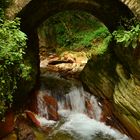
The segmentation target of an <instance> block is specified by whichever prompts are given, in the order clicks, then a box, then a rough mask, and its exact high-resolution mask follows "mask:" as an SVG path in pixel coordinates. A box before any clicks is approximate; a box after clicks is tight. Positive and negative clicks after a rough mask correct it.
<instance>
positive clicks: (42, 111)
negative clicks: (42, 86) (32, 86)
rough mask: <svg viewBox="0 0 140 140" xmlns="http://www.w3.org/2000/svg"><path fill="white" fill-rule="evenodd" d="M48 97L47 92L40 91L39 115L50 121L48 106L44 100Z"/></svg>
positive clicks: (38, 98) (38, 99) (38, 101)
mask: <svg viewBox="0 0 140 140" xmlns="http://www.w3.org/2000/svg"><path fill="white" fill-rule="evenodd" d="M45 95H46V92H44V91H40V92H39V94H38V95H37V108H38V115H39V116H40V117H44V118H46V119H48V118H49V117H48V110H47V106H46V103H45V100H44V96H45Z"/></svg>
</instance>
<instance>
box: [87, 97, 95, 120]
mask: <svg viewBox="0 0 140 140" xmlns="http://www.w3.org/2000/svg"><path fill="white" fill-rule="evenodd" d="M85 106H86V109H87V115H88V116H89V117H90V118H95V114H94V112H95V111H94V108H93V106H92V104H91V102H90V100H88V99H86V100H85Z"/></svg>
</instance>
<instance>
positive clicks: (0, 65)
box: [0, 16, 31, 117]
mask: <svg viewBox="0 0 140 140" xmlns="http://www.w3.org/2000/svg"><path fill="white" fill-rule="evenodd" d="M2 17H3V16H2ZM19 25H20V22H19V19H18V18H16V19H15V20H12V21H10V20H6V19H4V18H1V20H0V117H3V115H4V113H5V111H6V109H7V108H8V107H10V106H11V104H12V101H13V94H14V93H15V91H16V89H17V81H18V80H19V79H20V78H24V79H28V78H29V77H28V75H29V73H30V70H31V68H30V67H29V66H26V65H25V64H24V59H23V55H24V54H25V48H26V39H27V37H26V35H25V34H24V33H23V32H21V31H20V28H19Z"/></svg>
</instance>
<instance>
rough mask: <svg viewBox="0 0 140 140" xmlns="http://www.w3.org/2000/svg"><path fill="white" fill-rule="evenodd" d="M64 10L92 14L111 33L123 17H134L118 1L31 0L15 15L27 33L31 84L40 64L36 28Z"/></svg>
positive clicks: (27, 56)
mask: <svg viewBox="0 0 140 140" xmlns="http://www.w3.org/2000/svg"><path fill="white" fill-rule="evenodd" d="M65 10H82V11H86V12H88V13H91V14H92V15H94V16H95V17H96V18H98V19H99V20H100V21H101V22H103V23H104V24H105V25H106V27H107V28H108V29H109V30H110V31H111V32H112V31H113V30H115V29H116V28H117V26H118V25H119V22H120V19H121V18H122V17H125V18H128V19H129V18H132V17H133V16H134V15H133V13H132V12H131V10H130V9H129V8H128V7H127V6H126V5H125V4H123V3H122V2H120V1H119V0H40V1H38V0H31V1H30V2H29V3H28V4H27V5H26V6H25V7H24V8H23V9H22V10H21V11H20V12H19V13H18V15H17V16H18V17H20V18H21V29H22V31H23V32H25V33H26V34H27V36H28V42H27V46H28V47H27V53H26V56H25V59H27V60H28V62H29V63H30V64H31V65H32V67H33V69H34V71H33V73H32V78H33V79H34V83H33V84H32V86H33V85H35V81H37V78H38V75H39V63H40V62H39V61H40V60H39V47H38V46H39V44H38V43H39V41H38V36H37V30H36V29H37V27H38V26H39V25H40V24H41V23H42V22H43V21H45V20H46V19H47V18H49V17H50V16H53V15H55V14H57V13H58V12H62V11H65ZM24 92H26V91H24ZM27 92H28V91H27Z"/></svg>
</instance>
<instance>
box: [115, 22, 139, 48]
mask: <svg viewBox="0 0 140 140" xmlns="http://www.w3.org/2000/svg"><path fill="white" fill-rule="evenodd" d="M113 36H114V38H115V40H116V41H117V43H122V44H123V46H124V47H128V46H132V47H133V48H136V47H137V41H138V39H139V37H140V24H137V25H136V26H131V27H130V30H128V31H127V30H125V29H124V28H120V29H118V30H117V31H114V32H113Z"/></svg>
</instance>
